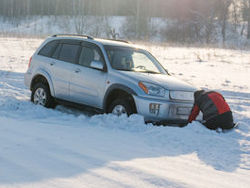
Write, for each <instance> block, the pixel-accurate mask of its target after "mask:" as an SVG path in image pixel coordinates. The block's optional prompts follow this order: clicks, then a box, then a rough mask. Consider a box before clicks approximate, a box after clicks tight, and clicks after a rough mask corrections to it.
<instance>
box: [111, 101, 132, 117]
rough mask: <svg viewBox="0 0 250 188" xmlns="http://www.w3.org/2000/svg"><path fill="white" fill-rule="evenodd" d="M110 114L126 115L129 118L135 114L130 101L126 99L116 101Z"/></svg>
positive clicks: (112, 104)
mask: <svg viewBox="0 0 250 188" xmlns="http://www.w3.org/2000/svg"><path fill="white" fill-rule="evenodd" d="M108 113H112V114H114V115H117V116H120V115H123V114H126V115H127V116H129V115H131V114H133V113H134V111H133V109H132V105H131V104H130V102H129V100H126V99H116V100H114V101H113V102H112V103H111V104H110V106H109V108H108Z"/></svg>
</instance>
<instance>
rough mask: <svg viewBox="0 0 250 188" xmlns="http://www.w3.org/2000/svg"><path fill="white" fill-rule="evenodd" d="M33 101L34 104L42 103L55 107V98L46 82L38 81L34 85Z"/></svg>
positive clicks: (42, 104)
mask: <svg viewBox="0 0 250 188" xmlns="http://www.w3.org/2000/svg"><path fill="white" fill-rule="evenodd" d="M31 101H32V102H33V103H34V104H37V105H41V106H44V107H46V108H54V107H55V101H54V98H53V97H52V96H51V94H50V90H49V87H48V85H47V84H45V83H37V84H36V85H35V86H34V87H33V89H32V94H31Z"/></svg>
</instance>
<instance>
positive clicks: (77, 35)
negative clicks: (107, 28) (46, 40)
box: [52, 34, 94, 40]
mask: <svg viewBox="0 0 250 188" xmlns="http://www.w3.org/2000/svg"><path fill="white" fill-rule="evenodd" d="M58 36H73V37H86V38H87V39H91V40H94V37H92V36H90V35H80V34H55V35H52V37H58Z"/></svg>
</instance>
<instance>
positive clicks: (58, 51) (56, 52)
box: [52, 44, 62, 59]
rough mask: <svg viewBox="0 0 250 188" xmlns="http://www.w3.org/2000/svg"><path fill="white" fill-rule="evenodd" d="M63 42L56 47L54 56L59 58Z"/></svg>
mask: <svg viewBox="0 0 250 188" xmlns="http://www.w3.org/2000/svg"><path fill="white" fill-rule="evenodd" d="M61 47H62V44H59V45H57V47H56V49H55V50H54V53H53V55H52V58H54V59H57V58H58V56H59V53H60V50H61Z"/></svg>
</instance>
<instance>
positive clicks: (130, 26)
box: [0, 0, 250, 43]
mask: <svg viewBox="0 0 250 188" xmlns="http://www.w3.org/2000/svg"><path fill="white" fill-rule="evenodd" d="M0 16H1V17H2V18H3V20H4V21H8V22H13V23H18V22H20V20H23V19H29V18H31V17H39V16H41V17H42V16H56V17H65V18H67V19H72V20H75V21H74V25H75V28H76V29H75V31H76V33H78V34H83V33H85V32H86V30H84V29H83V28H84V27H86V24H87V21H86V19H87V18H88V17H89V16H95V17H99V18H100V17H101V18H103V20H107V18H109V17H115V16H122V17H125V18H126V20H125V22H124V23H123V36H124V37H125V38H128V39H132V40H133V39H134V40H150V38H152V37H153V36H154V35H155V33H156V32H158V33H159V31H158V30H159V28H158V27H157V25H152V20H154V19H156V18H159V19H161V20H163V21H165V27H164V28H163V29H162V28H161V31H160V35H161V37H163V38H167V40H168V41H170V42H181V43H193V42H197V41H198V42H201V43H214V42H216V41H218V38H219V39H221V41H222V42H223V43H224V42H226V41H227V40H228V39H229V38H231V37H235V38H236V39H237V38H239V37H241V38H247V39H250V0H209V1H208V0H1V1H0ZM88 24H89V22H88ZM94 24H98V23H94ZM107 27H108V28H107V29H109V30H111V31H110V32H111V36H112V37H113V38H115V37H116V36H118V35H119V33H116V31H114V30H112V29H113V28H111V27H109V26H107ZM0 32H1V31H0ZM116 34H117V35H116Z"/></svg>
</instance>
